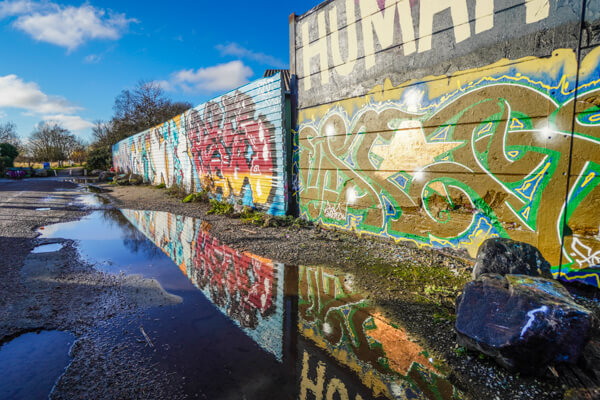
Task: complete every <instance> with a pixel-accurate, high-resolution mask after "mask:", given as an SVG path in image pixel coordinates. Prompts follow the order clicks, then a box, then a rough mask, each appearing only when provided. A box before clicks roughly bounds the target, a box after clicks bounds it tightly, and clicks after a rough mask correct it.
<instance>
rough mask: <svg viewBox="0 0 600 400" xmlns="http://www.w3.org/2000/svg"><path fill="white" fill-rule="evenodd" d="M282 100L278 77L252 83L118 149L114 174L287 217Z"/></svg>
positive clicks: (283, 101)
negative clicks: (207, 194) (130, 175)
mask: <svg viewBox="0 0 600 400" xmlns="http://www.w3.org/2000/svg"><path fill="white" fill-rule="evenodd" d="M284 96H285V94H284V87H283V82H282V77H281V74H277V75H275V76H273V77H270V78H264V79H260V80H257V81H255V82H252V83H250V84H248V85H246V86H244V87H241V88H239V89H237V90H235V91H233V92H231V93H229V94H226V95H224V96H221V97H218V98H216V99H214V100H212V101H209V102H208V103H205V104H202V105H200V106H198V107H195V108H193V109H191V110H189V111H187V112H186V113H184V114H182V115H180V116H178V117H176V118H173V119H172V120H170V121H167V122H165V123H164V124H162V125H159V126H157V127H154V128H152V129H149V130H147V131H145V132H142V133H139V134H137V135H135V136H132V137H130V138H127V139H125V140H123V141H121V142H119V143H118V144H116V145H115V146H114V148H113V163H114V167H115V169H116V170H118V171H122V172H132V173H135V174H139V175H142V176H143V177H144V179H145V180H146V181H147V182H150V183H153V184H160V183H164V184H166V185H167V186H172V185H174V184H180V185H184V186H185V187H186V188H187V189H188V190H190V191H201V190H207V191H209V192H210V194H211V196H212V197H214V198H217V199H219V200H224V201H231V202H234V203H242V204H244V205H248V206H254V207H256V208H258V209H261V210H264V211H267V212H269V213H270V214H273V215H285V214H286V211H287V178H286V158H285V154H286V143H285V139H286V136H287V135H286V128H285V127H286V121H285V115H286V113H285V99H284Z"/></svg>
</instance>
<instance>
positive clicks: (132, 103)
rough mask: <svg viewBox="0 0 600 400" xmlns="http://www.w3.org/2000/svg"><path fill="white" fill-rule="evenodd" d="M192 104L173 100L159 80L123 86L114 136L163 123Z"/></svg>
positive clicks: (132, 133)
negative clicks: (128, 88)
mask: <svg viewBox="0 0 600 400" xmlns="http://www.w3.org/2000/svg"><path fill="white" fill-rule="evenodd" d="M191 107H192V105H191V104H189V103H183V102H172V101H171V100H170V99H169V98H167V97H166V96H165V93H164V91H163V89H162V88H161V87H160V85H159V84H157V83H156V82H145V81H140V82H138V84H137V85H136V87H135V88H134V89H133V90H123V91H122V92H121V94H119V95H118V96H117V98H116V99H115V104H114V106H113V111H114V112H115V115H114V117H113V119H112V121H111V124H110V128H111V131H112V139H113V140H114V139H118V140H117V141H115V142H112V143H110V145H111V146H112V145H113V144H115V143H117V142H118V141H119V140H122V139H124V138H126V137H129V136H131V135H134V134H136V133H138V132H141V131H144V130H146V129H148V128H152V127H153V126H156V125H159V124H161V123H163V122H165V121H168V120H169V119H171V118H173V117H175V116H176V115H179V114H181V113H183V112H185V111H187V110H188V109H190V108H191Z"/></svg>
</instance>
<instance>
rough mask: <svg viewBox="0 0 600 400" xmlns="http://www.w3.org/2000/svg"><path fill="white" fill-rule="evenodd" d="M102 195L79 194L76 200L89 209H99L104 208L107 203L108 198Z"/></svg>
mask: <svg viewBox="0 0 600 400" xmlns="http://www.w3.org/2000/svg"><path fill="white" fill-rule="evenodd" d="M103 200H104V199H103V198H101V197H98V196H96V195H93V194H84V195H82V196H78V197H77V199H76V200H75V203H77V204H80V205H82V206H83V207H85V208H87V209H92V210H93V209H98V208H102V206H103V205H104V204H106V200H104V201H103Z"/></svg>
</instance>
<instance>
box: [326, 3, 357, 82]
mask: <svg viewBox="0 0 600 400" xmlns="http://www.w3.org/2000/svg"><path fill="white" fill-rule="evenodd" d="M346 23H347V24H348V26H347V28H346V30H347V31H348V42H347V43H348V59H347V60H346V61H344V59H343V58H342V52H341V51H340V41H339V32H338V20H337V7H333V8H332V9H331V11H329V27H330V29H331V51H332V53H333V54H332V55H333V65H335V71H336V72H337V73H338V74H340V75H342V76H347V75H350V74H351V73H352V71H353V70H354V64H356V59H357V58H358V36H357V35H356V11H355V7H354V0H346Z"/></svg>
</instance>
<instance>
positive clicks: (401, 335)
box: [298, 267, 462, 399]
mask: <svg viewBox="0 0 600 400" xmlns="http://www.w3.org/2000/svg"><path fill="white" fill-rule="evenodd" d="M299 280H300V282H299V296H298V314H299V321H298V329H299V331H300V334H301V335H302V336H303V337H304V338H307V339H309V340H310V341H311V342H312V343H313V344H314V345H316V346H317V347H318V348H320V349H322V350H324V351H325V352H326V354H328V356H330V357H332V358H333V359H335V360H336V361H337V362H338V363H340V364H342V365H345V366H347V367H349V368H350V369H351V370H352V371H353V372H354V373H355V374H357V375H358V377H359V379H360V380H361V381H362V385H364V386H366V387H367V388H368V389H370V391H371V396H372V397H376V398H389V399H395V398H408V399H455V398H462V397H461V396H462V395H461V394H460V393H459V392H458V391H457V390H456V389H455V388H454V387H453V386H452V385H451V384H450V383H449V382H448V381H447V380H446V379H444V377H443V374H442V373H441V372H440V371H439V369H440V368H441V367H440V366H437V365H435V362H434V361H433V359H432V358H429V356H428V355H427V352H425V351H424V350H423V349H422V348H421V347H420V346H419V345H418V344H417V343H415V342H413V341H411V340H410V338H409V337H408V335H407V333H406V332H405V331H404V330H402V329H401V328H400V327H398V326H395V325H394V324H392V323H390V322H388V321H387V320H386V319H385V317H383V315H381V314H380V313H379V312H378V311H377V310H376V309H375V308H374V307H373V306H372V305H371V304H369V302H368V301H367V300H366V299H365V297H364V294H361V293H358V292H356V291H355V290H353V288H352V280H351V278H345V277H344V276H343V275H339V274H336V273H334V272H332V271H329V270H327V269H325V268H322V267H300V272H299ZM309 359H310V356H309V354H308V353H307V352H306V351H305V352H304V355H303V358H301V360H302V366H301V370H302V371H303V372H302V378H301V382H300V398H301V399H303V398H306V397H307V393H308V392H313V394H314V395H315V396H316V397H317V398H320V397H319V396H318V393H321V392H322V391H324V390H325V386H324V384H325V382H324V377H325V376H326V368H325V367H324V366H323V367H320V368H317V369H318V371H317V382H321V383H320V384H315V383H314V382H313V381H312V380H311V379H310V378H308V376H307V370H308V369H312V368H313V367H310V366H309V364H310V363H309ZM311 375H312V373H311ZM321 375H322V377H321V378H320V377H319V376H321ZM338 381H339V379H338ZM331 382H333V379H332V380H331ZM330 385H331V383H330ZM330 385H329V386H330ZM329 386H328V387H327V392H329V390H333V391H335V389H336V388H335V387H334V388H329ZM337 390H339V391H340V393H341V392H344V393H345V392H346V391H347V388H346V385H344V384H343V382H341V381H340V382H339V383H337ZM317 392H318V393H317ZM371 396H369V398H370V397H371ZM328 398H329V397H328ZM342 398H343V397H342ZM357 398H362V397H359V396H357Z"/></svg>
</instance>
